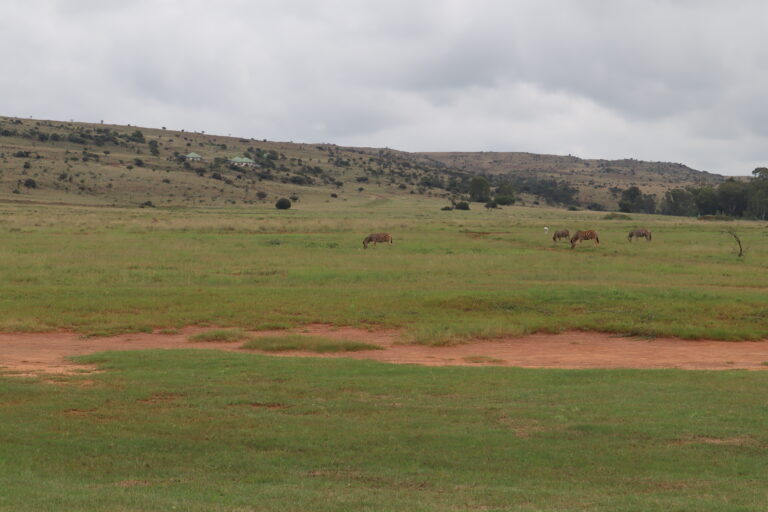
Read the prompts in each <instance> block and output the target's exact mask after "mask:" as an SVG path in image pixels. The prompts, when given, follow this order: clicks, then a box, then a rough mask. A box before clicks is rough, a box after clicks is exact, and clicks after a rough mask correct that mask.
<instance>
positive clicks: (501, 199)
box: [495, 195, 515, 206]
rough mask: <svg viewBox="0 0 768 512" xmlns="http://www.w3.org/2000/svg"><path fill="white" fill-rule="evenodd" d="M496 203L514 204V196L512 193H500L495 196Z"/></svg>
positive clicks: (503, 204)
mask: <svg viewBox="0 0 768 512" xmlns="http://www.w3.org/2000/svg"><path fill="white" fill-rule="evenodd" d="M495 200H496V203H497V204H500V205H502V206H509V205H511V204H515V196H513V195H500V196H496V199H495Z"/></svg>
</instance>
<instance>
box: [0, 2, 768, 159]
mask: <svg viewBox="0 0 768 512" xmlns="http://www.w3.org/2000/svg"><path fill="white" fill-rule="evenodd" d="M767 15H768V4H764V3H763V2H758V1H751V0H744V1H741V2H738V3H733V4H725V3H723V2H718V1H714V0H713V1H664V0H647V1H645V0H644V1H641V0H616V1H611V2H605V1H597V0H594V1H591V0H585V1H579V2H572V1H567V0H546V1H541V0H517V1H515V2H508V1H502V0H475V1H469V0H451V1H438V0H424V1H420V2H408V1H405V0H392V1H389V2H384V1H372V2H354V1H352V0H323V1H313V0H292V1H283V0H265V1H262V2H258V3H254V2H250V1H247V0H224V1H221V2H217V3H216V4H215V5H214V4H212V3H210V2H207V1H204V0H188V1H184V2H182V1H179V0H176V1H173V0H168V1H164V2H152V1H149V0H135V1H132V2H103V1H96V0H8V1H6V2H3V3H2V6H0V48H2V49H3V50H0V51H2V57H3V59H2V60H3V63H4V67H5V71H6V72H4V73H3V74H2V75H0V113H2V114H6V115H20V116H27V115H34V116H36V117H48V118H64V119H69V118H74V119H80V120H93V119H101V118H106V119H108V120H112V121H114V122H125V123H131V124H146V125H154V126H157V125H163V126H169V127H184V128H186V129H196V130H206V131H208V132H218V133H234V134H237V135H242V136H246V137H248V136H257V137H259V138H264V137H266V138H275V139H282V140H297V141H299V140H306V141H312V140H318V139H322V140H324V141H328V142H338V143H344V144H349V143H356V144H361V145H368V146H389V147H396V148H397V147H399V148H401V149H413V150H430V149H441V150H450V149H464V150H473V149H476V150H512V149H514V150H523V151H542V152H550V153H556V152H572V151H585V152H589V153H591V154H589V155H584V156H591V157H633V156H634V157H643V158H649V159H653V160H674V161H681V162H684V163H689V164H691V165H694V164H695V166H699V167H701V168H703V169H706V170H713V171H723V172H725V171H728V172H737V171H739V167H740V166H744V165H751V163H752V162H754V161H757V160H759V159H760V155H761V151H762V150H761V148H762V147H766V142H767V141H766V137H768V128H766V127H767V126H768V124H767V123H766V122H765V121H766V120H768V104H767V102H765V101H763V98H762V97H763V91H764V90H765V89H766V86H768V64H767V63H768V53H767V52H766V50H765V48H767V47H768V44H766V43H768V35H766V34H765V31H764V30H763V27H762V23H763V22H764V20H765V19H767V18H768V16H767ZM11 49H13V51H11ZM747 172H748V170H747Z"/></svg>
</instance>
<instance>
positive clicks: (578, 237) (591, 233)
mask: <svg viewBox="0 0 768 512" xmlns="http://www.w3.org/2000/svg"><path fill="white" fill-rule="evenodd" d="M582 240H594V241H595V245H600V239H599V238H597V231H595V230H593V229H590V230H587V231H577V232H576V234H575V235H573V236H572V237H571V249H573V248H574V247H576V244H577V243H578V242H581V241H582Z"/></svg>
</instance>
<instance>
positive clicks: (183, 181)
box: [0, 116, 725, 209]
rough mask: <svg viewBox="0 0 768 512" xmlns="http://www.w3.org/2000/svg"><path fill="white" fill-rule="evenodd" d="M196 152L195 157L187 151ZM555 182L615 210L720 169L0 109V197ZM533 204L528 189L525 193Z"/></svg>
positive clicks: (118, 197)
mask: <svg viewBox="0 0 768 512" xmlns="http://www.w3.org/2000/svg"><path fill="white" fill-rule="evenodd" d="M193 153H195V154H197V155H199V156H200V157H201V159H200V160H197V159H194V158H186V156H187V155H190V154H193ZM478 174H482V175H485V176H487V177H488V178H489V180H490V181H491V182H492V185H497V184H499V183H501V182H503V181H505V180H507V179H513V178H514V179H518V180H520V179H527V180H551V181H552V182H557V183H562V184H567V185H568V186H570V187H573V188H575V189H576V191H577V193H576V194H575V195H574V196H573V199H572V201H573V202H574V203H575V204H579V205H587V204H590V203H597V204H599V205H601V206H604V207H605V208H606V209H612V208H614V207H615V205H616V202H617V199H618V196H619V194H620V191H621V190H622V189H625V188H628V187H630V186H638V187H640V188H641V189H643V192H645V193H649V194H656V195H657V196H659V197H660V196H663V193H664V191H666V190H669V189H671V188H676V187H684V186H702V185H716V184H717V183H720V182H722V181H723V180H724V179H725V178H724V177H723V176H720V175H717V174H712V173H707V172H702V171H697V170H695V169H691V168H689V167H687V166H685V165H682V164H675V163H663V162H642V161H638V160H633V159H625V160H585V159H581V158H577V157H574V156H556V155H538V154H533V153H511V152H508V153H496V152H474V153H473V152H461V153H460V152H455V153H433V152H422V153H419V152H416V153H409V152H404V151H397V150H393V149H388V148H363V147H344V146H338V145H335V144H328V143H294V142H273V141H267V140H266V139H262V140H257V139H253V138H241V137H231V136H221V135H213V134H207V133H205V132H186V131H183V130H181V131H178V130H166V129H165V128H145V127H136V126H131V125H111V124H101V123H80V122H63V121H50V120H37V119H19V118H11V117H1V116H0V200H6V201H8V200H20V199H23V200H39V201H60V202H68V203H78V204H114V205H145V206H146V205H151V206H165V205H168V206H200V205H209V206H210V205H225V204H253V203H259V202H269V201H274V200H275V199H276V198H277V197H283V196H285V197H291V196H292V197H295V198H299V197H309V196H317V197H323V198H334V199H343V198H344V197H346V196H349V195H353V194H360V193H364V192H366V191H368V192H369V191H371V190H375V191H377V193H383V194H417V195H425V196H433V197H444V198H446V199H448V198H457V197H461V196H462V194H463V193H465V192H466V187H467V183H468V182H469V180H470V179H471V178H472V176H474V175H478ZM521 194H522V197H527V198H528V199H529V200H531V201H535V199H536V197H535V196H533V195H531V194H530V193H529V194H528V195H527V196H526V194H525V193H521Z"/></svg>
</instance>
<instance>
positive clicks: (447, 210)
mask: <svg viewBox="0 0 768 512" xmlns="http://www.w3.org/2000/svg"><path fill="white" fill-rule="evenodd" d="M440 210H442V211H444V212H450V211H452V210H453V206H443V207H442V208H440Z"/></svg>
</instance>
